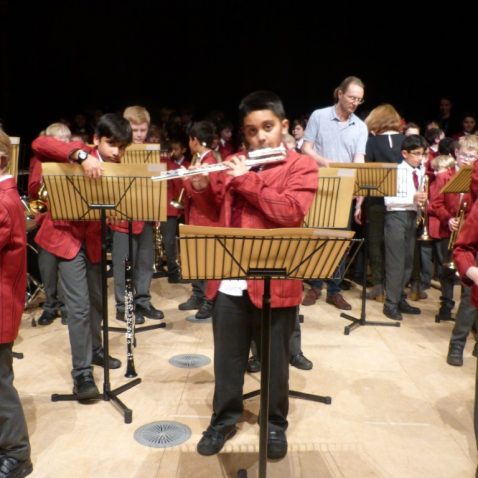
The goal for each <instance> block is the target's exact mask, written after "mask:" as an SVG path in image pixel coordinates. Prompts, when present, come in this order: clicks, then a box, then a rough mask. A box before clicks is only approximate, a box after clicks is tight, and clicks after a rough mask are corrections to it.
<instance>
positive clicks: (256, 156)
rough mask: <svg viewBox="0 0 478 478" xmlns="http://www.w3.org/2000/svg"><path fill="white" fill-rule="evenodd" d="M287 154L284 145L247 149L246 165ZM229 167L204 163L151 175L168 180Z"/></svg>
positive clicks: (272, 160)
mask: <svg viewBox="0 0 478 478" xmlns="http://www.w3.org/2000/svg"><path fill="white" fill-rule="evenodd" d="M286 156H287V149H286V148H285V147H284V146H279V147H277V148H261V149H256V150H254V151H249V152H248V153H247V156H246V158H247V159H246V166H247V167H249V168H253V167H255V166H260V165H262V164H269V163H278V162H280V161H284V159H285V158H286ZM226 169H229V166H228V165H227V164H226V163H216V164H206V165H204V166H203V167H201V168H196V169H173V170H171V171H165V172H164V173H162V174H160V175H159V176H153V177H152V178H151V179H152V180H153V181H168V180H170V179H176V178H185V177H188V176H196V175H198V174H209V173H215V172H218V171H225V170H226Z"/></svg>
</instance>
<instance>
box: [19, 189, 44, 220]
mask: <svg viewBox="0 0 478 478" xmlns="http://www.w3.org/2000/svg"><path fill="white" fill-rule="evenodd" d="M47 199H48V191H47V190H46V187H45V185H44V184H42V185H41V187H40V189H39V191H38V199H28V198H22V204H23V207H24V208H25V218H26V219H34V218H35V216H36V215H37V214H40V213H43V212H46V211H47V210H48V203H47Z"/></svg>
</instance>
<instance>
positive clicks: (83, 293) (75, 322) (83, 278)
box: [58, 248, 103, 378]
mask: <svg viewBox="0 0 478 478" xmlns="http://www.w3.org/2000/svg"><path fill="white" fill-rule="evenodd" d="M58 268H59V270H60V282H61V287H62V290H63V296H64V299H65V304H66V308H67V309H68V333H69V336H70V346H71V358H72V365H73V370H72V372H71V374H72V376H73V378H76V377H78V376H80V375H82V374H83V373H84V372H91V371H92V366H91V359H92V354H93V353H94V352H98V351H99V350H101V347H102V340H101V322H102V319H103V317H102V302H103V301H102V297H101V266H100V264H92V263H91V262H90V261H89V260H88V258H87V257H86V252H85V250H84V249H83V248H82V249H80V252H79V253H78V255H77V256H76V257H75V258H74V259H71V260H69V261H68V260H65V259H59V260H58Z"/></svg>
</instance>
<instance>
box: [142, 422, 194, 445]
mask: <svg viewBox="0 0 478 478" xmlns="http://www.w3.org/2000/svg"><path fill="white" fill-rule="evenodd" d="M190 437H191V429H190V428H189V427H188V426H186V425H183V424H182V423H178V422H166V421H163V422H153V423H148V424H147V425H143V426H142V427H140V428H138V429H137V430H136V431H135V432H134V439H135V440H136V441H137V442H138V443H141V445H145V446H149V447H151V448H170V447H172V446H177V445H181V443H184V442H185V441H187V440H189V438H190Z"/></svg>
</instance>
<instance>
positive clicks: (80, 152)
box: [78, 151, 88, 161]
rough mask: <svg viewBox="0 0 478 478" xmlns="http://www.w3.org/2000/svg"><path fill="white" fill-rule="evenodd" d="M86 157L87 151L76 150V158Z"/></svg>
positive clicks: (83, 158) (81, 159) (82, 159)
mask: <svg viewBox="0 0 478 478" xmlns="http://www.w3.org/2000/svg"><path fill="white" fill-rule="evenodd" d="M87 157H88V153H87V152H86V151H79V152H78V159H79V160H80V161H84V160H85V159H86V158H87Z"/></svg>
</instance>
